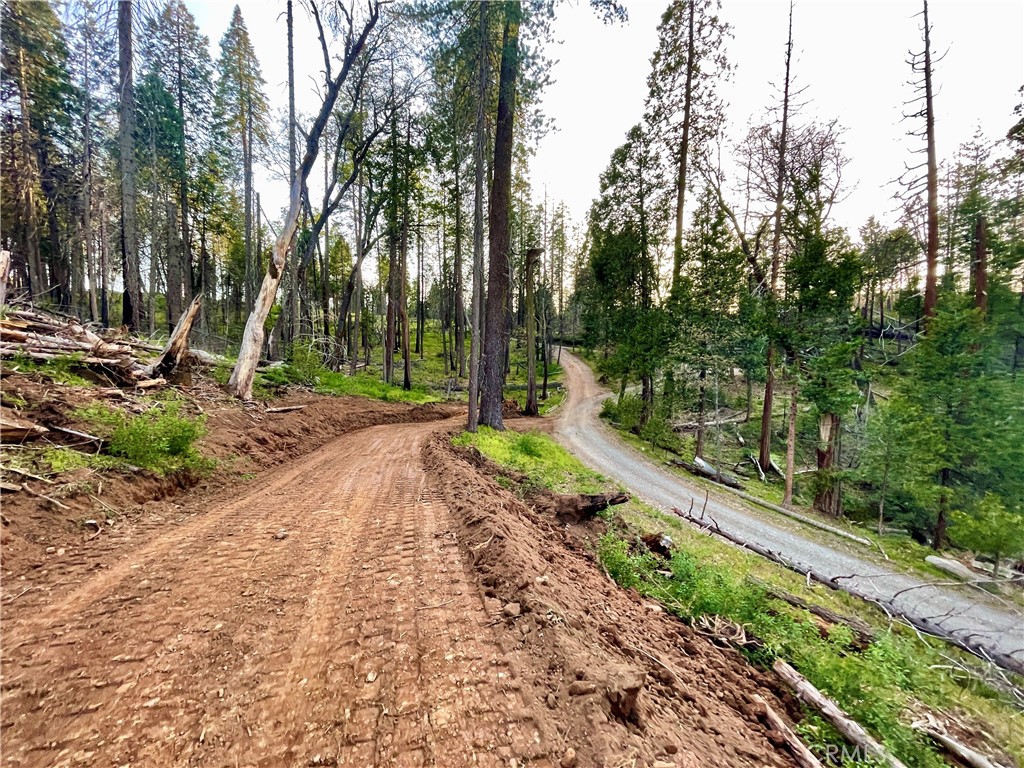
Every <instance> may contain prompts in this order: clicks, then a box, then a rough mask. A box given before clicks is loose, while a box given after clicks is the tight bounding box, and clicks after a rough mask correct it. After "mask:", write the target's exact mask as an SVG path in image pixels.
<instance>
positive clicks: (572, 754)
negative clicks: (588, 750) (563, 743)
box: [558, 747, 576, 768]
mask: <svg viewBox="0 0 1024 768" xmlns="http://www.w3.org/2000/svg"><path fill="white" fill-rule="evenodd" d="M558 764H559V765H560V766H562V768H574V766H575V765H576V750H575V749H573V748H572V747H569V748H568V749H567V750H565V754H564V755H562V759H561V760H559V761H558Z"/></svg>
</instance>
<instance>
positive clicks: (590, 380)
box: [556, 349, 1024, 659]
mask: <svg viewBox="0 0 1024 768" xmlns="http://www.w3.org/2000/svg"><path fill="white" fill-rule="evenodd" d="M561 364H562V367H563V369H564V370H565V373H566V385H567V387H568V391H569V396H568V399H567V401H566V403H565V405H564V406H563V411H562V414H561V416H560V417H559V419H558V424H557V427H556V430H557V433H558V435H559V437H560V438H561V440H562V442H563V443H564V444H565V445H566V446H567V447H568V448H569V449H570V450H571V451H572V452H573V453H574V454H576V456H578V457H579V458H580V459H581V460H582V461H583V462H584V463H586V464H588V465H589V466H591V467H593V468H594V469H596V470H597V471H599V472H601V473H602V474H604V475H606V476H608V477H610V478H614V479H615V480H617V481H618V482H620V483H622V484H623V485H625V486H626V487H627V488H628V489H629V490H630V491H631V492H632V493H633V494H635V495H636V496H638V497H639V498H641V499H643V500H644V501H646V502H648V503H649V504H651V505H653V506H655V507H657V508H659V509H662V510H666V511H667V510H669V509H671V508H672V507H681V508H684V509H685V508H687V507H689V504H690V499H691V497H692V498H697V499H698V504H701V503H702V502H703V498H702V497H703V495H704V491H703V489H702V488H699V487H698V486H696V485H695V484H690V483H688V482H686V480H684V479H683V478H680V477H679V476H678V475H675V474H673V473H671V472H669V471H668V470H666V469H664V468H662V467H660V466H658V465H657V464H655V463H654V462H652V461H651V460H650V459H648V458H646V457H644V456H643V455H642V454H640V453H639V452H638V451H636V450H634V449H633V448H631V447H630V446H628V445H626V444H625V443H623V442H622V441H621V440H619V439H618V438H617V437H616V436H615V435H614V434H613V432H612V431H611V430H610V429H609V428H607V427H606V426H604V425H603V424H602V423H601V421H600V419H599V418H598V415H597V414H598V411H599V409H600V404H601V401H602V400H603V399H604V398H605V397H606V396H607V395H608V393H607V392H606V391H604V390H602V389H601V388H600V386H599V385H598V384H597V382H596V381H595V379H594V375H593V373H592V371H591V370H590V368H589V367H587V365H586V364H585V363H583V362H582V361H580V360H579V359H578V358H577V357H575V356H573V355H572V354H570V353H568V352H567V351H566V350H564V349H563V350H562V354H561ZM707 514H709V515H710V516H712V517H714V519H715V520H716V521H717V523H718V524H719V526H720V527H721V528H723V529H725V530H728V531H730V532H732V533H735V534H737V535H738V536H740V537H742V538H744V539H746V540H748V541H756V542H758V543H759V544H761V545H763V546H766V547H768V548H770V549H773V550H775V551H777V552H779V553H781V554H782V555H784V556H785V557H787V558H789V559H790V560H793V561H797V562H800V563H803V564H805V565H810V566H812V567H813V568H814V569H815V570H816V571H818V572H819V573H821V574H823V575H826V576H829V577H838V576H847V577H852V578H850V579H849V582H851V583H853V584H855V585H856V586H857V587H859V588H860V589H861V590H863V591H865V592H867V593H869V594H873V595H877V596H878V597H880V598H887V599H894V602H895V605H896V606H897V607H898V608H899V609H900V610H902V611H904V612H906V613H907V614H909V615H914V616H918V617H921V618H927V619H931V620H933V621H935V622H936V623H938V624H939V625H941V626H942V627H943V628H944V629H946V630H948V631H950V632H951V633H952V634H954V635H958V636H960V637H963V638H965V639H966V638H968V637H971V638H972V639H973V640H974V641H975V642H977V643H979V644H982V645H983V646H984V647H986V648H990V649H992V650H997V651H1000V652H1002V653H1006V654H1010V655H1012V656H1014V657H1016V658H1018V659H1024V614H1022V613H1021V612H1020V611H1018V610H1015V609H1014V608H1013V607H1012V606H1010V605H1004V604H1002V603H997V602H996V600H995V599H994V598H989V597H988V596H987V595H984V594H980V593H978V592H976V591H972V590H971V589H970V588H968V587H952V586H931V585H925V583H924V582H922V580H921V579H920V578H919V577H917V576H913V575H909V574H906V573H901V572H898V571H896V570H894V569H893V568H892V566H891V565H890V564H887V563H885V562H884V561H882V560H881V558H877V559H876V558H875V557H872V556H871V555H870V554H868V552H867V550H865V549H864V548H862V547H860V546H859V545H857V544H853V543H850V542H847V541H845V540H843V539H840V538H839V537H835V536H832V535H831V534H828V533H824V532H820V531H817V530H814V531H812V530H810V529H809V528H806V527H804V526H802V525H801V524H800V523H797V522H793V521H790V520H787V519H784V518H782V517H781V516H778V515H772V513H768V512H765V513H761V512H760V511H755V510H754V509H752V508H751V507H748V506H745V505H743V504H742V502H740V500H739V499H735V498H732V497H730V496H728V495H726V494H724V493H722V494H714V493H713V494H712V495H711V497H710V499H709V500H708V505H707ZM905 590H910V591H905Z"/></svg>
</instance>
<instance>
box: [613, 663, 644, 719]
mask: <svg viewBox="0 0 1024 768" xmlns="http://www.w3.org/2000/svg"><path fill="white" fill-rule="evenodd" d="M646 679H647V674H646V673H645V672H636V671H633V670H622V671H620V672H615V673H614V674H612V675H610V676H609V678H608V690H607V694H606V695H607V697H608V701H609V703H610V704H611V705H612V714H613V715H615V716H616V717H618V718H620V719H622V720H633V721H635V720H636V717H637V709H636V703H637V698H638V697H639V696H640V691H641V689H642V688H643V687H644V682H645V681H646Z"/></svg>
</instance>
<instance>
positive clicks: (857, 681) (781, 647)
mask: <svg viewBox="0 0 1024 768" xmlns="http://www.w3.org/2000/svg"><path fill="white" fill-rule="evenodd" d="M524 437H525V438H527V439H525V440H524V439H523V438H524ZM455 442H456V443H457V444H460V445H475V446H476V447H477V448H478V449H479V450H480V451H481V453H483V454H484V455H485V456H488V457H489V458H491V459H492V460H494V461H495V462H497V463H498V464H500V465H502V466H505V467H511V468H513V469H516V470H517V471H519V472H522V473H524V474H526V475H528V476H529V477H530V479H531V481H532V482H534V483H536V484H538V485H542V486H544V487H548V488H553V489H556V490H559V491H563V492H569V491H575V492H594V491H596V490H601V489H602V485H603V486H604V489H607V488H608V485H609V484H608V483H607V481H605V480H604V479H603V478H601V477H600V476H599V475H596V474H595V473H593V472H591V471H590V470H588V469H586V468H585V467H583V466H582V465H580V464H579V462H578V461H576V459H575V458H573V457H572V456H571V455H570V454H568V452H567V451H565V450H564V449H563V448H562V447H561V446H560V445H558V444H557V443H556V442H555V441H554V440H551V439H550V438H548V437H546V436H543V435H536V436H524V435H518V436H517V435H516V434H515V433H511V432H504V433H497V432H492V431H490V430H484V429H482V430H481V431H480V432H479V433H477V434H476V435H468V434H463V435H461V436H459V437H458V438H456V439H455ZM615 510H616V511H615V512H612V511H611V510H609V511H608V512H607V513H604V514H607V518H606V519H607V520H608V521H609V524H610V528H609V532H608V533H607V534H606V535H605V536H604V537H603V538H602V539H601V541H600V543H599V547H598V557H599V559H600V562H601V563H602V565H603V566H604V568H605V569H606V570H607V571H608V573H609V574H610V575H611V576H612V578H614V579H615V580H616V582H618V583H619V584H621V585H622V586H624V587H627V588H632V589H636V590H637V591H638V592H640V593H641V594H642V595H644V596H646V597H647V598H649V599H652V600H657V601H659V602H661V603H662V604H663V605H664V606H665V607H666V608H667V609H668V610H669V611H671V612H673V613H674V614H676V615H677V616H679V617H680V618H681V619H683V620H685V621H693V620H695V619H696V618H697V617H699V616H701V615H713V616H721V617H723V618H725V619H728V620H730V621H733V622H736V623H738V624H741V625H743V626H744V627H745V628H746V630H747V632H748V633H750V634H751V635H754V636H756V637H757V638H759V640H760V641H761V643H762V645H761V646H760V647H758V648H756V649H753V648H752V649H748V650H747V651H745V653H746V654H747V656H748V658H749V659H750V661H751V662H752V663H755V664H759V665H762V666H770V664H771V662H772V661H773V660H774V659H775V658H783V659H785V660H787V661H789V662H790V663H791V664H793V665H794V666H795V667H796V668H797V669H799V670H800V671H801V672H802V673H803V674H804V675H805V676H807V677H808V679H810V680H811V682H813V683H814V684H815V685H817V686H818V687H819V688H820V689H822V690H823V691H825V692H826V693H827V694H828V695H829V696H831V697H832V698H833V699H835V700H836V701H837V702H838V703H839V704H840V706H841V707H843V708H844V709H845V710H846V711H847V712H849V713H850V714H851V715H852V716H853V717H854V718H855V719H856V720H857V721H858V722H860V723H861V724H862V725H864V726H865V727H867V728H868V729H869V730H870V731H871V732H872V733H873V734H874V735H875V736H876V737H879V738H880V739H881V740H882V741H883V742H884V743H885V744H886V745H887V746H888V747H889V748H890V749H891V750H892V751H893V752H894V753H895V754H896V755H897V756H899V757H900V758H901V759H902V760H903V761H904V762H905V763H906V764H907V765H908V766H911V768H933V767H934V768H938V766H942V765H944V762H943V760H942V759H941V758H940V756H939V755H938V754H937V752H936V751H935V749H934V748H933V747H932V745H931V744H930V743H927V742H926V741H925V740H924V739H923V738H922V737H921V736H920V735H919V734H918V733H917V732H915V731H913V730H912V729H910V728H909V726H908V725H907V723H908V722H909V720H910V719H912V717H913V715H914V714H915V713H919V712H920V711H921V709H922V706H921V704H922V703H923V704H924V705H925V706H926V707H928V708H931V709H933V710H936V711H937V710H944V711H953V712H954V713H955V714H956V715H957V716H958V717H961V718H966V719H967V721H968V722H973V723H974V724H976V725H978V726H979V727H983V728H984V729H985V730H986V731H988V733H990V734H991V735H992V738H993V740H994V742H995V743H997V744H1000V745H1001V746H1003V748H1004V749H1006V750H1008V751H1009V752H1010V753H1011V754H1012V755H1014V756H1015V757H1016V758H1017V759H1018V760H1020V759H1021V758H1022V757H1024V732H1022V729H1020V728H1019V727H1018V722H1017V719H1018V717H1019V713H1017V712H1016V711H1015V710H1013V708H1012V707H1011V706H1010V705H1008V704H1006V703H1005V702H1004V701H1003V700H1002V699H1001V698H1000V697H999V696H998V695H997V694H996V693H994V692H993V691H992V690H991V689H989V688H988V687H987V686H985V685H984V684H982V683H979V682H977V681H976V680H974V679H973V678H967V679H962V678H959V677H956V676H954V674H953V673H951V672H950V671H948V662H947V661H946V660H945V659H944V658H943V657H942V656H941V655H940V652H939V651H941V653H943V654H946V655H949V656H957V657H958V658H961V660H963V661H965V662H966V663H968V664H970V663H972V662H971V660H969V659H963V658H962V656H960V655H959V654H957V653H956V652H954V651H951V650H950V649H949V648H948V647H946V646H942V645H941V644H939V643H938V641H934V642H924V641H922V640H920V639H919V638H918V637H917V636H916V635H913V634H911V633H910V632H905V631H903V629H902V628H901V627H898V626H890V625H889V624H888V623H887V622H886V621H885V619H884V617H882V616H881V614H880V613H878V612H877V611H874V610H873V609H871V608H870V607H869V606H867V605H865V604H864V603H863V602H861V601H859V600H857V599H855V598H853V597H851V596H849V595H845V594H843V593H837V592H832V591H828V590H826V589H825V588H824V587H821V586H817V585H815V586H810V585H808V584H807V583H806V581H805V580H804V579H802V578H801V577H800V576H798V575H797V574H794V573H792V572H790V571H787V570H785V569H783V568H780V567H778V566H776V565H775V564H773V563H771V562H769V561H767V560H765V559H763V558H760V557H757V556H756V555H753V554H751V553H749V552H744V551H742V550H740V549H737V548H735V547H732V546H730V545H728V544H726V543H725V542H722V541H721V540H719V539H716V538H713V537H711V536H709V535H708V534H705V533H702V532H700V531H697V530H696V529H694V528H692V527H691V526H688V525H686V524H684V523H683V522H682V521H681V520H679V519H678V518H676V517H674V516H671V515H665V514H662V513H659V512H657V511H656V510H653V509H651V508H649V507H647V506H645V505H643V504H640V503H637V502H635V501H632V502H630V503H628V504H626V505H623V506H620V507H616V508H615ZM650 532H658V533H665V534H668V535H669V536H670V537H671V538H672V541H673V544H674V546H673V555H672V557H671V558H670V559H669V560H668V561H665V560H663V559H661V558H658V557H656V556H654V555H652V554H651V553H650V552H648V551H647V550H646V548H645V547H643V545H642V544H640V543H639V536H640V535H641V534H643V533H650ZM768 586H770V587H775V588H778V589H783V590H786V591H789V592H791V593H793V594H796V595H798V596H800V597H802V598H804V599H805V600H808V601H809V602H812V603H817V604H819V605H823V606H825V607H828V608H830V609H832V610H834V611H836V612H839V613H844V614H847V615H853V616H858V617H859V618H861V619H863V620H865V621H868V622H869V623H870V624H872V625H873V626H874V627H875V628H876V634H877V640H876V641H875V642H874V643H872V644H871V645H869V646H868V647H867V649H865V650H864V651H858V650H857V649H856V648H855V647H854V646H853V643H852V640H853V638H852V633H851V632H850V631H849V630H848V629H847V628H845V627H843V626H837V627H835V628H833V629H832V630H831V631H830V632H829V633H828V635H827V636H826V637H822V635H821V633H820V630H819V627H818V625H817V624H816V623H815V622H814V621H813V620H812V619H811V616H810V614H808V613H807V612H805V611H800V610H797V609H794V608H792V607H790V606H789V605H788V604H786V603H784V602H782V601H780V600H777V599H775V598H772V597H771V596H770V595H769V594H768V591H767V587H768ZM798 730H800V732H801V733H802V735H803V736H804V738H805V739H806V741H807V743H808V744H809V745H810V746H811V747H812V748H813V749H815V750H817V751H818V754H819V755H824V754H826V753H827V750H828V748H829V746H830V745H831V746H839V745H841V738H840V737H839V736H838V734H837V733H836V732H835V731H834V730H833V729H832V728H831V727H829V726H828V725H827V724H825V723H824V722H823V721H821V719H820V718H818V717H817V716H816V715H813V714H811V713H809V714H808V717H807V718H806V719H805V720H804V721H803V722H802V723H801V724H800V726H799V728H798ZM846 765H848V766H852V765H855V764H854V763H850V762H847V763H846Z"/></svg>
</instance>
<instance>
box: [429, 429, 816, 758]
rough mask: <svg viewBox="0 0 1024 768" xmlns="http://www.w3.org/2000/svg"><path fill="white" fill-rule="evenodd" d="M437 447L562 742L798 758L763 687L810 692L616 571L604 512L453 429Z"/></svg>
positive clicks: (525, 678)
mask: <svg viewBox="0 0 1024 768" xmlns="http://www.w3.org/2000/svg"><path fill="white" fill-rule="evenodd" d="M424 460H425V462H426V464H427V468H428V475H429V477H430V478H431V482H432V483H434V484H435V486H436V488H437V491H438V492H439V493H440V494H441V495H442V496H443V498H444V500H445V501H446V502H447V505H448V507H449V508H450V509H451V512H452V514H453V517H454V518H455V520H456V524H457V526H458V530H459V546H460V547H461V548H462V550H463V553H464V560H465V562H467V563H468V564H470V565H471V567H472V569H473V570H474V571H475V574H476V578H475V579H474V581H476V582H477V583H478V584H479V585H480V589H481V590H482V593H483V594H482V596H483V600H484V603H485V606H486V608H487V610H488V611H489V612H490V613H491V614H492V615H493V620H494V622H495V623H496V624H497V625H498V626H499V627H501V628H502V630H503V631H502V632H501V633H500V642H501V644H502V646H503V650H504V651H505V652H506V653H507V654H508V655H509V656H510V658H511V659H512V669H513V671H514V672H515V674H516V676H517V677H518V679H519V682H520V683H521V684H522V685H523V686H524V688H526V689H528V690H527V691H526V692H524V698H526V699H527V700H532V701H535V702H541V703H543V706H545V707H546V708H547V710H548V712H547V713H546V715H545V716H543V717H540V718H538V722H540V723H541V725H542V729H543V737H544V739H545V741H547V742H548V743H549V744H550V746H551V751H550V754H553V755H556V756H557V754H559V753H561V754H563V755H564V753H565V752H566V751H567V750H572V752H573V753H575V756H576V757H575V759H576V761H577V764H578V765H581V766H623V765H630V766H632V765H638V766H639V765H643V766H651V765H658V764H664V765H673V766H687V767H689V766H692V767H693V768H697V767H698V766H708V765H716V766H717V765H721V766H738V765H790V764H792V759H791V757H790V756H789V754H788V753H787V752H786V751H785V747H783V746H781V745H782V741H783V740H782V738H781V735H780V734H778V733H777V732H775V731H773V730H772V729H771V727H770V726H769V725H767V724H766V721H765V718H764V707H763V706H762V705H761V704H759V703H757V702H756V701H755V699H754V696H755V695H760V696H761V697H763V698H765V699H766V700H768V701H769V702H770V703H771V706H773V707H774V708H775V709H776V710H777V711H780V712H788V713H789V714H790V716H791V717H792V716H794V715H795V716H796V717H799V712H800V710H799V705H798V704H797V703H796V702H795V700H794V699H793V698H792V697H791V696H790V695H789V694H788V693H786V692H785V691H784V690H783V689H782V687H781V686H780V685H779V684H778V683H777V681H775V680H774V679H773V678H772V677H771V676H770V675H767V674H764V673H762V672H761V671H759V670H757V669H756V668H754V667H753V666H751V665H750V664H749V663H747V662H746V660H744V659H743V658H742V657H741V656H740V655H739V654H738V653H736V652H735V651H733V650H731V649H723V648H719V647H717V646H716V645H714V644H712V643H711V642H710V641H709V640H707V639H706V638H704V637H702V636H700V635H697V634H696V633H694V632H693V631H692V630H691V629H690V628H689V627H687V626H686V625H684V624H683V623H682V622H680V621H678V620H676V619H674V618H673V617H670V616H668V615H666V614H665V613H664V612H662V611H661V610H659V609H658V608H657V607H656V606H654V605H652V604H651V603H649V602H647V601H644V600H642V599H641V598H640V597H639V596H638V595H637V594H636V593H635V592H629V591H626V590H623V589H621V588H620V587H618V586H617V585H616V584H614V583H613V582H612V581H611V579H610V578H609V577H608V576H607V575H606V574H604V573H603V572H602V570H601V568H600V566H599V564H598V563H597V562H596V559H595V557H594V555H593V554H592V551H593V549H592V545H593V543H594V540H595V539H596V538H597V536H599V535H600V533H601V526H602V523H601V522H600V521H599V520H592V521H591V522H589V523H586V524H583V525H579V526H561V525H559V524H558V523H557V522H556V521H555V519H554V518H553V517H552V516H551V515H549V514H543V513H542V512H539V511H535V510H534V509H533V508H531V507H530V506H527V505H526V504H524V503H523V502H522V501H520V500H519V499H518V498H517V497H516V496H515V495H514V494H513V493H511V492H509V491H508V490H506V489H505V488H503V487H501V486H500V485H499V484H498V483H497V482H495V480H494V475H496V474H498V473H499V472H500V474H503V475H506V476H507V475H508V474H509V473H508V471H507V470H499V468H498V467H497V466H496V465H494V464H493V463H492V462H490V461H488V460H487V459H485V458H483V457H481V456H480V454H479V453H477V452H475V451H473V450H472V449H461V448H455V447H453V446H452V445H451V443H450V439H449V436H448V435H444V434H438V435H436V436H435V437H434V439H432V440H431V441H430V442H429V443H428V445H427V446H426V448H425V450H424ZM535 506H536V508H537V509H538V510H539V509H543V508H544V506H545V505H544V504H543V503H539V504H536V505H535Z"/></svg>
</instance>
